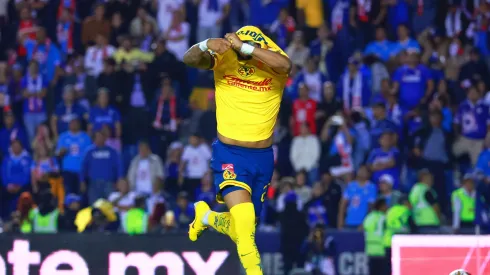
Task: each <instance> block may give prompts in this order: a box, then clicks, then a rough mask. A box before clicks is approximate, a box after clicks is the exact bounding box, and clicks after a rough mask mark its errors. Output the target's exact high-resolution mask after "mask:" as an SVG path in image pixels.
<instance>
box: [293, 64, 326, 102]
mask: <svg viewBox="0 0 490 275" xmlns="http://www.w3.org/2000/svg"><path fill="white" fill-rule="evenodd" d="M326 81H327V77H326V76H325V75H324V74H323V73H322V72H320V70H318V63H317V62H315V60H314V59H313V58H308V60H307V61H306V66H305V69H304V70H303V71H302V72H301V73H299V74H298V75H297V76H296V79H295V83H297V86H298V88H299V86H300V84H301V83H304V84H305V85H306V86H307V87H308V91H309V97H310V98H311V99H313V100H315V101H316V102H320V101H321V99H322V91H323V85H324V84H325V82H326Z"/></svg>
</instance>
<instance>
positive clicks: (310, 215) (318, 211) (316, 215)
mask: <svg viewBox="0 0 490 275" xmlns="http://www.w3.org/2000/svg"><path fill="white" fill-rule="evenodd" d="M324 194H325V190H324V185H323V183H322V182H315V183H314V184H313V188H312V192H311V199H310V200H309V201H308V202H306V204H305V206H304V209H305V211H306V214H307V219H308V220H307V222H308V225H309V226H310V228H313V227H315V226H317V225H323V226H327V225H328V224H329V220H328V217H327V207H326V205H325V200H324V198H323V196H324Z"/></svg>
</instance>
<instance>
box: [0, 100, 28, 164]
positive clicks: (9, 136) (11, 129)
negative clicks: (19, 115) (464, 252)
mask: <svg viewBox="0 0 490 275" xmlns="http://www.w3.org/2000/svg"><path fill="white" fill-rule="evenodd" d="M3 112H4V115H3V125H4V128H2V129H1V130H0V148H1V151H2V154H3V156H7V155H8V154H9V149H10V144H11V142H12V141H14V140H18V141H19V142H20V143H21V144H22V146H23V147H24V148H26V149H29V142H28V140H27V134H26V133H25V131H24V128H23V127H22V126H21V125H20V124H18V123H16V121H15V116H14V113H13V112H12V110H11V109H10V108H8V107H7V108H4V110H3Z"/></svg>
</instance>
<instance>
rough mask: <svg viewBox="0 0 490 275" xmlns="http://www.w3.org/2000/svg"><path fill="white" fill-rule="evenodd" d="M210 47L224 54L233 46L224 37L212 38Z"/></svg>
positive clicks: (208, 44) (209, 41) (209, 43)
mask: <svg viewBox="0 0 490 275" xmlns="http://www.w3.org/2000/svg"><path fill="white" fill-rule="evenodd" d="M207 46H208V49H210V50H212V51H213V52H216V53H218V54H224V53H225V52H226V51H227V50H229V49H230V48H231V43H230V42H229V41H228V40H226V39H223V38H211V39H209V40H208V43H207Z"/></svg>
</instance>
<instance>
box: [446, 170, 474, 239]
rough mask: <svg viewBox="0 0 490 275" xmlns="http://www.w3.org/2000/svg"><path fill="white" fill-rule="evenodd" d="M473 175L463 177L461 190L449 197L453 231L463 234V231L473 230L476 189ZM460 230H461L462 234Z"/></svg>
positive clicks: (455, 191)
mask: <svg viewBox="0 0 490 275" xmlns="http://www.w3.org/2000/svg"><path fill="white" fill-rule="evenodd" d="M474 181H475V179H474V175H472V174H470V173H467V174H465V175H464V178H463V184H462V186H461V188H458V189H456V190H454V192H453V193H452V195H451V202H452V204H451V205H452V212H453V230H454V231H455V232H458V233H464V232H465V231H464V230H465V229H474V225H475V224H474V222H475V206H476V200H475V198H476V189H475V182H474ZM460 230H463V231H462V232H461V231H460Z"/></svg>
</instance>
